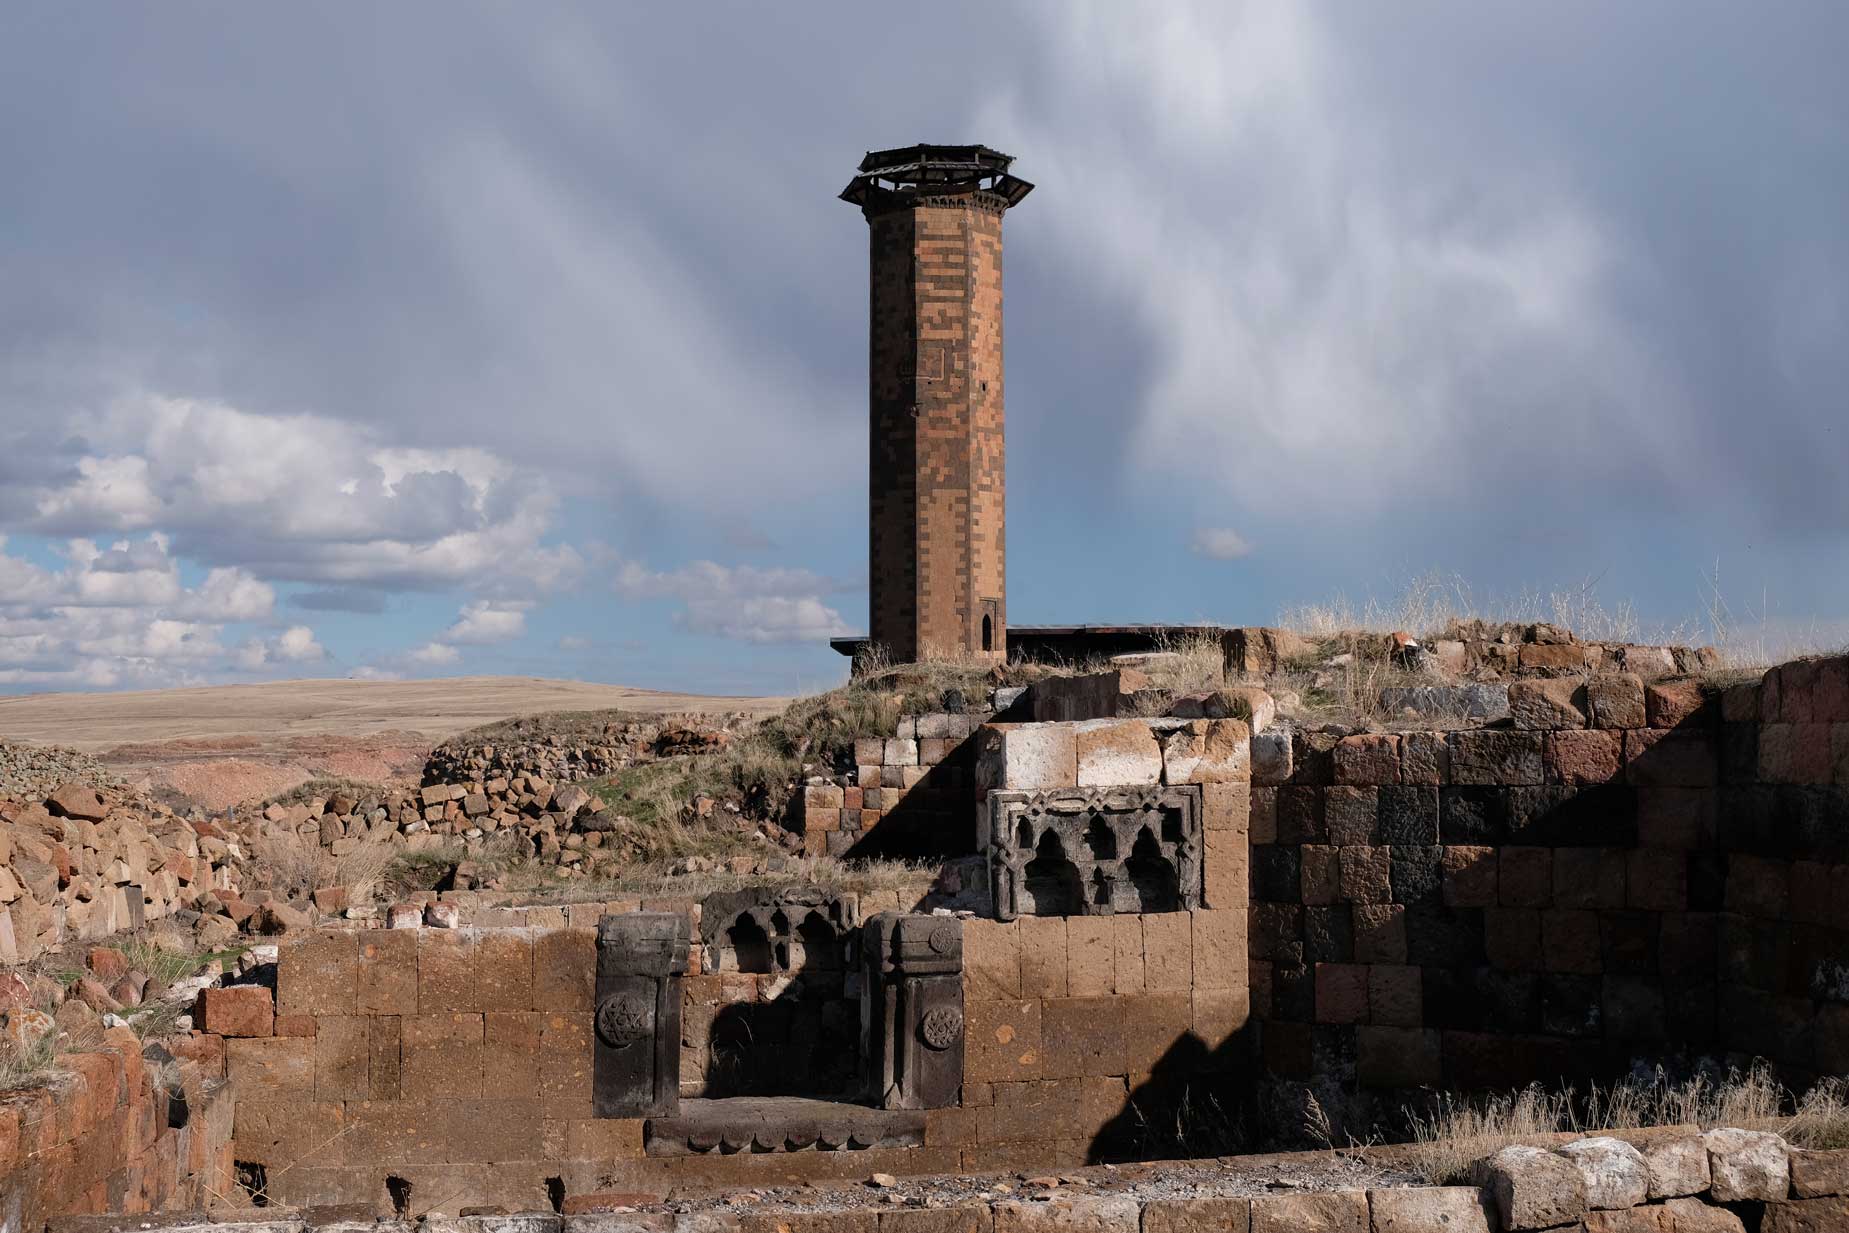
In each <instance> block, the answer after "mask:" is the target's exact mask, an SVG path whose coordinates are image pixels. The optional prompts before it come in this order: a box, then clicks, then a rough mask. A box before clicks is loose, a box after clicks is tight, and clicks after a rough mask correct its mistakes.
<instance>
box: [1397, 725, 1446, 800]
mask: <svg viewBox="0 0 1849 1233" xmlns="http://www.w3.org/2000/svg"><path fill="white" fill-rule="evenodd" d="M1400 782H1401V783H1406V784H1421V785H1426V786H1431V787H1436V786H1438V785H1439V784H1446V783H1450V782H1451V754H1450V749H1449V747H1448V746H1447V745H1446V744H1445V734H1444V733H1442V732H1403V733H1401V734H1400Z"/></svg>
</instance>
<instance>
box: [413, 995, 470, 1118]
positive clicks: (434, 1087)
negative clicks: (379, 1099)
mask: <svg viewBox="0 0 1849 1233" xmlns="http://www.w3.org/2000/svg"><path fill="white" fill-rule="evenodd" d="M399 1032H400V1045H399V1047H400V1051H401V1052H400V1064H399V1065H400V1071H399V1073H400V1083H401V1086H402V1090H403V1094H404V1099H406V1100H411V1101H437V1100H466V1099H474V1098H476V1097H477V1096H478V1095H479V1094H480V1091H481V1087H482V1044H483V1040H484V1035H483V1032H484V1029H483V1023H482V1016H481V1015H479V1014H467V1013H454V1014H431V1015H421V1014H420V1015H407V1016H405V1017H404V1018H402V1019H400V1020H399Z"/></svg>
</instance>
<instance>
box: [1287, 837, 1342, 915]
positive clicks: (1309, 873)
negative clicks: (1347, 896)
mask: <svg viewBox="0 0 1849 1233" xmlns="http://www.w3.org/2000/svg"><path fill="white" fill-rule="evenodd" d="M1339 851H1340V849H1337V848H1332V847H1329V846H1327V845H1325V844H1305V845H1303V846H1302V847H1301V848H1298V849H1297V861H1298V876H1299V886H1298V898H1299V901H1300V902H1302V903H1306V904H1311V905H1318V906H1325V907H1326V906H1328V905H1329V904H1332V903H1334V902H1336V900H1337V899H1338V898H1339V896H1340V870H1339V865H1338V857H1337V853H1338V852H1339Z"/></svg>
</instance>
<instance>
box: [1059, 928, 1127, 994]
mask: <svg viewBox="0 0 1849 1233" xmlns="http://www.w3.org/2000/svg"><path fill="white" fill-rule="evenodd" d="M1113 933H1114V922H1113V920H1112V918H1111V917H1108V916H1074V917H1072V918H1070V919H1068V920H1067V921H1066V994H1067V996H1068V997H1074V998H1093V997H1109V996H1110V994H1111V993H1112V991H1113V990H1114V989H1115V987H1116V980H1117V978H1116V972H1115V967H1116V954H1117V952H1116V945H1115V942H1114V938H1113Z"/></svg>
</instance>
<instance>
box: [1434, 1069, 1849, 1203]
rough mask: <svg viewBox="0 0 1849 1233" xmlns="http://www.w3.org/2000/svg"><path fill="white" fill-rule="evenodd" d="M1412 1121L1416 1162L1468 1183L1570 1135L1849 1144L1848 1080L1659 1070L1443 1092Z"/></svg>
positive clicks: (1443, 1177) (1438, 1176) (1442, 1179)
mask: <svg viewBox="0 0 1849 1233" xmlns="http://www.w3.org/2000/svg"><path fill="white" fill-rule="evenodd" d="M1411 1125H1412V1130H1413V1148H1414V1153H1413V1158H1414V1161H1415V1164H1416V1167H1417V1168H1418V1170H1419V1172H1420V1173H1422V1174H1423V1175H1424V1176H1425V1178H1426V1180H1427V1181H1429V1182H1432V1183H1434V1184H1438V1185H1443V1184H1447V1183H1450V1182H1456V1181H1460V1180H1463V1179H1464V1178H1465V1177H1466V1175H1467V1174H1468V1172H1469V1169H1470V1166H1471V1165H1472V1164H1473V1163H1474V1162H1476V1161H1477V1160H1480V1159H1482V1158H1483V1157H1485V1156H1488V1155H1491V1154H1492V1153H1494V1152H1496V1151H1498V1150H1500V1149H1501V1148H1504V1147H1508V1146H1509V1145H1511V1144H1514V1143H1521V1142H1526V1141H1531V1140H1533V1139H1535V1138H1537V1137H1539V1136H1543V1135H1551V1134H1557V1133H1560V1132H1563V1131H1564V1132H1571V1133H1575V1134H1587V1133H1595V1132H1598V1131H1608V1130H1642V1129H1646V1128H1649V1127H1653V1126H1699V1127H1701V1128H1703V1129H1710V1128H1712V1127H1716V1126H1742V1127H1748V1128H1763V1129H1769V1130H1775V1131H1777V1132H1778V1133H1780V1134H1782V1135H1784V1137H1785V1138H1786V1139H1787V1140H1789V1141H1790V1142H1792V1143H1794V1144H1796V1145H1798V1146H1799V1147H1809V1148H1829V1147H1843V1146H1849V1082H1845V1080H1843V1079H1842V1078H1833V1079H1827V1080H1824V1081H1823V1082H1821V1083H1819V1084H1818V1085H1817V1086H1815V1087H1813V1088H1812V1089H1811V1090H1810V1091H1808V1092H1807V1093H1805V1094H1804V1095H1803V1096H1802V1097H1796V1096H1793V1094H1792V1093H1791V1092H1789V1091H1787V1090H1786V1089H1785V1088H1784V1087H1783V1086H1782V1085H1781V1084H1780V1083H1779V1082H1778V1081H1777V1080H1776V1079H1775V1078H1773V1076H1772V1073H1771V1071H1770V1070H1769V1069H1768V1068H1766V1067H1764V1066H1757V1067H1754V1068H1753V1069H1751V1070H1748V1071H1745V1072H1740V1071H1730V1072H1729V1073H1728V1074H1727V1075H1726V1077H1725V1078H1722V1079H1718V1080H1717V1079H1711V1078H1708V1077H1707V1076H1702V1075H1697V1076H1696V1077H1694V1078H1692V1079H1687V1080H1681V1081H1677V1080H1672V1079H1670V1078H1669V1077H1668V1075H1666V1074H1665V1073H1664V1072H1663V1071H1661V1070H1659V1071H1657V1072H1656V1074H1655V1075H1654V1076H1653V1077H1652V1078H1650V1079H1648V1080H1631V1081H1626V1082H1622V1083H1618V1084H1615V1085H1614V1086H1612V1087H1609V1088H1600V1087H1596V1086H1595V1087H1593V1088H1592V1089H1591V1090H1590V1091H1588V1092H1587V1093H1586V1094H1585V1095H1584V1096H1580V1095H1579V1094H1577V1093H1575V1092H1574V1091H1573V1089H1571V1088H1567V1089H1565V1090H1562V1091H1555V1092H1549V1091H1546V1090H1544V1089H1543V1088H1541V1087H1540V1086H1539V1085H1536V1086H1533V1087H1529V1088H1525V1089H1523V1090H1522V1091H1520V1092H1516V1093H1514V1094H1512V1095H1508V1096H1501V1097H1495V1098H1492V1099H1489V1100H1484V1101H1466V1100H1459V1099H1455V1098H1453V1097H1450V1096H1445V1097H1443V1098H1441V1099H1440V1101H1439V1103H1438V1105H1437V1106H1436V1107H1435V1108H1434V1109H1433V1110H1432V1112H1431V1113H1430V1114H1429V1115H1420V1114H1413V1115H1412V1118H1411Z"/></svg>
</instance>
